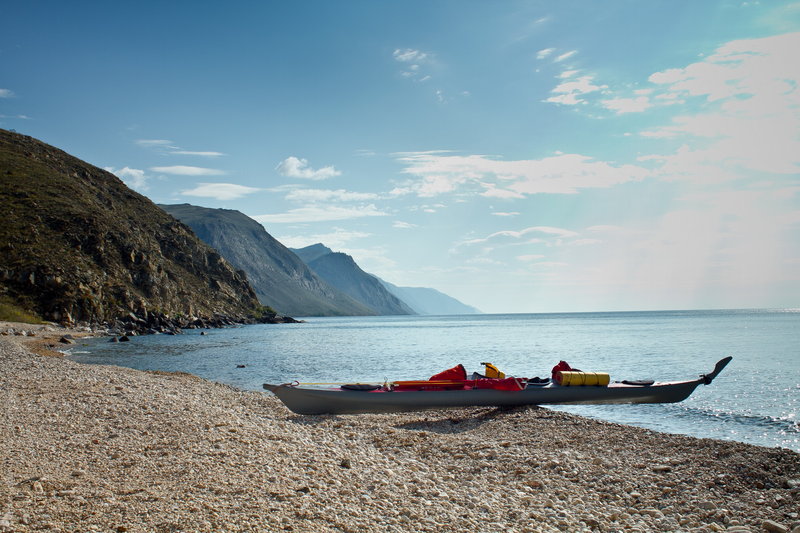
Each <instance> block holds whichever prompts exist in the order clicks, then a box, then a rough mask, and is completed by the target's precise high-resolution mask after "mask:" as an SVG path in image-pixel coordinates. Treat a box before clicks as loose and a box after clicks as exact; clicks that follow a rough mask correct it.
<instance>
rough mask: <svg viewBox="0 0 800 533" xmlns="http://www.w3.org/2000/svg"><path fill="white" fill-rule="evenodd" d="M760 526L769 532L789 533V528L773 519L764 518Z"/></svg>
mask: <svg viewBox="0 0 800 533" xmlns="http://www.w3.org/2000/svg"><path fill="white" fill-rule="evenodd" d="M761 527H763V528H764V530H765V531H769V532H770V533H789V528H788V527H786V526H784V525H783V524H779V523H778V522H775V521H773V520H764V522H763V523H762V524H761Z"/></svg>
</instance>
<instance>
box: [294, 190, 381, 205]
mask: <svg viewBox="0 0 800 533" xmlns="http://www.w3.org/2000/svg"><path fill="white" fill-rule="evenodd" d="M378 198H379V196H378V195H377V194H374V193H364V192H353V191H346V190H344V189H337V190H327V189H293V190H291V191H289V192H288V193H287V194H286V199H287V200H290V201H292V202H299V203H318V202H364V201H370V200H377V199H378Z"/></svg>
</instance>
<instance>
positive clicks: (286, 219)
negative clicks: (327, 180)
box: [253, 204, 387, 224]
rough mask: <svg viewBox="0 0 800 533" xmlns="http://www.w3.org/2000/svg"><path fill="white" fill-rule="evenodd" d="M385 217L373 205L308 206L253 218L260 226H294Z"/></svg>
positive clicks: (384, 214)
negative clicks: (296, 224)
mask: <svg viewBox="0 0 800 533" xmlns="http://www.w3.org/2000/svg"><path fill="white" fill-rule="evenodd" d="M383 216H387V213H384V212H383V211H381V210H380V209H378V208H377V207H375V205H374V204H368V205H361V206H336V205H327V206H308V207H299V208H297V209H290V210H288V211H286V212H284V213H274V214H266V215H256V216H254V217H253V218H254V219H255V220H257V221H258V222H261V223H262V224H295V223H310V222H330V221H335V220H349V219H354V218H364V217H383Z"/></svg>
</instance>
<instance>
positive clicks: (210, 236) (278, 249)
mask: <svg viewBox="0 0 800 533" xmlns="http://www.w3.org/2000/svg"><path fill="white" fill-rule="evenodd" d="M160 207H161V208H162V209H163V210H164V211H166V212H167V213H169V214H171V215H172V216H174V217H175V218H177V219H178V220H180V221H181V222H183V223H184V224H186V225H188V226H189V227H191V228H192V230H194V232H195V233H196V234H197V236H198V237H199V238H200V239H201V240H202V241H203V242H205V243H207V244H208V245H210V246H212V247H214V248H216V249H217V250H218V251H219V252H220V254H222V256H223V257H225V259H227V260H228V261H229V262H230V263H231V264H232V265H234V266H235V267H236V268H240V269H242V270H243V271H244V272H246V273H247V277H248V279H249V280H250V283H251V284H252V285H253V288H254V289H255V292H256V295H257V296H258V299H259V301H260V302H261V303H262V304H264V305H269V306H270V307H272V308H274V309H275V310H277V311H278V312H280V313H285V314H288V315H294V316H339V315H348V316H359V315H374V314H377V311H376V310H375V309H373V308H372V307H369V306H367V305H364V304H363V303H361V302H359V301H356V300H355V299H353V298H351V297H350V296H348V295H347V294H345V293H344V292H342V291H341V290H339V289H337V288H335V287H333V286H331V285H329V284H328V283H326V282H325V281H324V280H323V279H321V278H320V277H319V276H318V275H317V274H315V273H314V272H313V271H312V270H311V269H309V267H308V266H307V265H306V263H304V262H303V261H302V260H301V259H300V258H299V257H297V256H296V255H295V254H294V253H293V252H292V251H290V250H289V249H288V248H286V247H285V246H284V245H282V244H281V243H280V242H278V241H277V240H276V239H275V238H274V237H272V236H271V235H270V234H269V233H268V232H267V231H266V229H264V226H262V225H261V224H259V223H258V222H256V221H255V220H253V219H252V218H250V217H248V216H247V215H245V214H243V213H241V212H239V211H234V210H230V209H211V208H207V207H199V206H195V205H190V204H178V205H160Z"/></svg>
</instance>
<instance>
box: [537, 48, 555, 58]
mask: <svg viewBox="0 0 800 533" xmlns="http://www.w3.org/2000/svg"><path fill="white" fill-rule="evenodd" d="M555 51H556V49H555V48H544V49H542V50H539V51H538V52H536V59H545V58H547V57H549V56H550V55H551V54H552V53H553V52H555Z"/></svg>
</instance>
